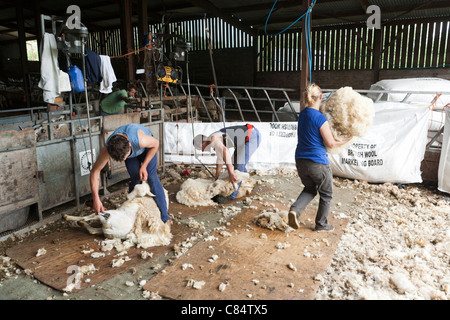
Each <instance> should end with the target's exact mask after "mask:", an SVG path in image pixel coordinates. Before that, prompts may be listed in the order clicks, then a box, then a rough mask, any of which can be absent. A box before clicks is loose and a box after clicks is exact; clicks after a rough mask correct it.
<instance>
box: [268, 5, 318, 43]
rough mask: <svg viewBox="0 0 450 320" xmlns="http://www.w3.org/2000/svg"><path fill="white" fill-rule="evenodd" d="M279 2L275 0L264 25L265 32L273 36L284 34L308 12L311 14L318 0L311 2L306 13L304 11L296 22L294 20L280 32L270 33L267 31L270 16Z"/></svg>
mask: <svg viewBox="0 0 450 320" xmlns="http://www.w3.org/2000/svg"><path fill="white" fill-rule="evenodd" d="M277 2H278V0H275V2H274V4H273V6H272V9H270V12H269V14H268V16H267V19H266V23H265V25H264V32H265V33H266V35H268V36H272V37H274V36H277V35H279V34H282V33H283V32H285V31H286V30H288V29H290V28H291V27H292V26H293V25H294V24H296V23H297V22H299V21H300V20H301V19H302V18H303V17H304V16H305V15H306V14H308V15H309V14H310V13H311V10H312V8H313V7H314V5H315V4H316V2H317V0H313V1H312V3H311V6H309V8H308V10H306V12H305V13H303V14H302V15H301V16H300V17H298V18H297V19H296V20H295V21H294V22H292V23H291V24H290V25H289V26H287V27H286V28H285V29H283V30H282V31H280V32H278V33H276V34H269V33H267V23H268V22H269V19H270V16H271V15H272V12H273V9H274V8H275V5H276V4H277Z"/></svg>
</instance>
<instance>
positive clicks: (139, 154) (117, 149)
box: [90, 123, 170, 224]
mask: <svg viewBox="0 0 450 320" xmlns="http://www.w3.org/2000/svg"><path fill="white" fill-rule="evenodd" d="M158 147H159V141H158V140H157V139H155V138H154V137H153V136H152V133H151V132H150V130H149V129H148V128H146V127H144V126H143V125H140V124H136V123H131V124H127V125H124V126H121V127H120V128H118V129H117V130H116V131H114V132H113V133H112V134H111V136H110V137H109V138H108V140H107V141H106V146H105V147H104V148H103V149H102V151H101V152H100V155H99V157H98V159H97V161H96V162H95V164H94V166H93V168H92V170H91V177H90V184H91V191H92V197H93V208H94V211H95V212H96V213H99V212H104V211H105V209H104V208H103V204H102V202H101V200H100V196H99V194H98V189H99V181H100V171H101V170H102V168H103V167H104V166H105V165H106V164H107V162H108V161H109V159H110V158H113V159H114V160H116V161H125V165H126V167H127V171H128V173H129V175H130V178H131V182H130V184H129V186H128V192H131V191H132V190H133V189H134V187H135V185H137V184H138V183H139V181H147V182H148V184H149V186H150V191H151V192H152V193H153V194H154V195H155V197H154V199H155V202H156V204H157V205H158V208H159V209H160V211H161V220H162V221H163V222H164V223H169V224H170V218H169V215H168V214H167V206H168V204H167V200H166V197H165V195H164V188H163V186H162V184H161V181H160V180H159V177H158V174H157V171H156V167H157V161H158V159H157V156H156V155H157V151H158Z"/></svg>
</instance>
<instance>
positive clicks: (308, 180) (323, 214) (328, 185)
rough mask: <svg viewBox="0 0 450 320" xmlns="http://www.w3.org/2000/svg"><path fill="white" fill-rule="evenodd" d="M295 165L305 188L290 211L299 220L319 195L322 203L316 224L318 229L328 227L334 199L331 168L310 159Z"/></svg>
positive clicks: (320, 203)
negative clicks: (328, 218)
mask: <svg viewBox="0 0 450 320" xmlns="http://www.w3.org/2000/svg"><path fill="white" fill-rule="evenodd" d="M295 165H296V167H297V171H298V175H299V177H300V179H301V180H302V183H303V185H304V186H305V188H304V189H303V190H302V192H301V193H300V195H299V196H298V198H297V201H295V202H294V203H293V204H292V206H291V208H290V211H293V212H295V213H296V215H297V218H299V217H300V215H301V214H302V212H303V210H305V208H306V206H307V205H308V204H309V203H310V202H311V200H312V199H314V197H315V196H316V195H317V193H319V195H320V201H319V208H318V210H317V214H316V219H315V223H316V227H317V226H325V225H327V224H328V221H327V217H328V213H329V212H330V205H331V199H332V197H333V174H332V172H331V167H330V166H329V165H326V164H321V163H316V162H314V161H311V160H308V159H296V160H295Z"/></svg>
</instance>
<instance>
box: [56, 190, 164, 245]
mask: <svg viewBox="0 0 450 320" xmlns="http://www.w3.org/2000/svg"><path fill="white" fill-rule="evenodd" d="M164 192H165V195H166V202H167V207H169V198H168V193H167V190H164ZM153 197H154V195H153V194H152V193H151V192H150V186H149V185H148V183H147V182H145V181H144V182H142V183H141V184H137V185H136V186H135V187H134V189H133V191H132V192H131V193H129V194H128V195H127V201H125V202H124V203H123V204H122V205H121V206H120V207H119V208H117V209H116V210H107V211H105V212H99V213H98V214H95V213H94V214H91V215H89V216H85V217H77V216H69V215H64V218H65V219H66V220H69V221H77V222H79V223H80V224H81V225H82V226H83V227H85V228H86V229H87V230H88V232H89V233H91V234H103V235H104V236H105V237H106V238H110V239H127V238H129V237H130V235H131V237H132V239H133V241H134V242H135V244H137V245H138V246H139V247H142V248H148V247H154V246H164V245H168V244H169V243H170V240H171V239H172V234H171V232H170V225H169V224H167V223H164V222H162V220H161V212H160V210H159V208H158V206H157V204H156V202H155V200H154V199H153ZM88 221H99V222H101V224H102V227H100V228H94V227H92V226H90V225H89V224H88V223H87V222H88Z"/></svg>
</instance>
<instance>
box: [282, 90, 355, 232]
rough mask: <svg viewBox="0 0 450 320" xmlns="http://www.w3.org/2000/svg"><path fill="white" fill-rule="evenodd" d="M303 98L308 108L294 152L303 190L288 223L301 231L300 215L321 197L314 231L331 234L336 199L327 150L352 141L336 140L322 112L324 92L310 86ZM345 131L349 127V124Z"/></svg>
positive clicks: (299, 127)
mask: <svg viewBox="0 0 450 320" xmlns="http://www.w3.org/2000/svg"><path fill="white" fill-rule="evenodd" d="M304 98H305V104H306V108H304V109H303V110H302V111H301V112H300V114H299V117H298V129H297V130H298V135H297V136H298V143H297V148H296V150H295V164H296V167H297V171H298V175H299V177H300V179H301V181H302V183H303V185H304V188H303V190H302V192H301V193H300V195H299V196H298V198H297V200H296V201H295V202H294V203H293V204H292V206H291V208H290V210H289V214H288V219H289V220H288V222H289V226H290V227H292V228H294V229H298V228H299V223H298V219H299V217H300V215H301V214H302V212H303V211H304V210H305V208H306V206H307V205H308V204H309V202H311V200H312V199H314V197H315V196H316V195H317V193H319V195H320V202H319V208H318V210H317V214H316V218H315V224H316V226H315V230H316V231H322V230H323V231H332V230H333V229H334V227H333V226H332V225H331V224H329V223H328V220H327V217H328V213H329V211H330V204H331V200H332V197H333V190H332V187H333V173H332V172H331V167H330V162H329V160H328V155H327V149H333V148H336V147H340V146H342V145H345V144H347V143H348V142H350V140H351V139H352V137H348V136H346V137H345V138H344V140H336V138H335V137H334V135H333V130H332V128H331V127H330V121H328V119H327V117H326V116H325V115H324V114H322V112H321V111H320V106H321V101H322V90H321V89H320V87H319V86H318V85H316V84H310V85H309V86H307V88H306V90H305V92H304ZM344 100H345V99H344ZM347 101H348V100H347ZM332 107H333V105H332V103H329V105H328V108H329V109H331V108H332ZM343 127H348V124H347V125H343Z"/></svg>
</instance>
